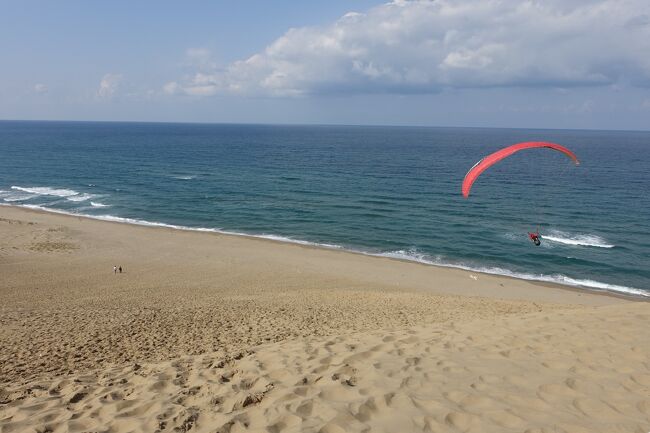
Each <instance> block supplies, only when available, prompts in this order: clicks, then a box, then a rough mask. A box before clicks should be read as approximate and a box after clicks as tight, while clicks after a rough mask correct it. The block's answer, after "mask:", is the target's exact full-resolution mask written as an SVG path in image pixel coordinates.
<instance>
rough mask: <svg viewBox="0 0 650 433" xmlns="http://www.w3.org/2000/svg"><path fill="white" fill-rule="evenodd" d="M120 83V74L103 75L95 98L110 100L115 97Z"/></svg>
mask: <svg viewBox="0 0 650 433" xmlns="http://www.w3.org/2000/svg"><path fill="white" fill-rule="evenodd" d="M121 81H122V75H121V74H105V75H104V76H103V77H102V79H101V81H100V82H99V88H98V89H97V97H98V98H99V99H111V98H112V97H113V95H115V92H116V91H117V88H118V86H119V85H120V82H121Z"/></svg>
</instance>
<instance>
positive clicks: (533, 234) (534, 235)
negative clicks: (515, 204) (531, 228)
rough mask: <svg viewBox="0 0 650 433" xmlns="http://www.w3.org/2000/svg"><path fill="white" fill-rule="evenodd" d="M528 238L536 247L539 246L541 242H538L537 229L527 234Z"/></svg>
mask: <svg viewBox="0 0 650 433" xmlns="http://www.w3.org/2000/svg"><path fill="white" fill-rule="evenodd" d="M528 237H529V238H530V240H531V241H533V243H534V244H535V245H536V246H539V245H540V244H541V243H542V242H541V241H540V240H539V229H537V231H536V232H535V233H531V232H528Z"/></svg>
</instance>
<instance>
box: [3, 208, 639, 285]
mask: <svg viewBox="0 0 650 433" xmlns="http://www.w3.org/2000/svg"><path fill="white" fill-rule="evenodd" d="M0 205H2V204H1V203H0ZM4 206H9V205H4ZM19 206H20V207H25V208H29V209H38V210H42V211H46V212H53V213H59V214H64V215H73V216H82V217H85V218H91V219H97V220H102V221H112V222H119V223H127V224H135V225H141V226H149V227H165V228H170V229H175V230H187V231H197V232H209V233H220V234H227V235H235V236H246V237H253V238H262V239H269V240H273V241H278V242H288V243H294V244H300V245H310V246H317V247H324V248H330V249H344V247H342V246H340V245H332V244H323V243H317V242H309V241H303V240H299V239H293V238H289V237H284V236H277V235H251V234H248V233H240V232H232V231H226V230H221V229H216V228H206V227H187V226H180V225H174V224H166V223H159V222H151V221H146V220H141V219H136V218H126V217H118V216H114V215H85V214H78V213H73V212H66V211H62V210H58V209H52V208H47V207H44V206H41V205H19ZM346 250H347V251H350V252H353V253H359V254H364V255H368V256H375V257H387V258H392V259H399V260H407V261H411V262H418V263H422V264H426V265H432V266H442V267H448V268H457V269H463V270H467V271H473V272H480V273H484V274H492V275H502V276H507V277H512V278H518V279H523V280H531V281H542V282H549V283H555V284H561V285H568V286H574V287H582V288H587V289H592V290H603V291H612V292H618V293H622V294H626V295H634V296H642V297H650V291H646V290H641V289H636V288H633V287H627V286H620V285H616V284H608V283H602V282H600V281H594V280H588V279H576V278H571V277H568V276H566V275H561V274H554V275H544V274H528V273H523V272H514V271H511V270H509V269H504V268H499V267H482V266H475V265H468V264H463V263H452V262H448V261H445V260H443V259H442V258H441V257H439V256H438V257H430V256H428V255H426V254H423V253H420V252H418V251H417V250H415V249H411V250H396V251H387V252H381V253H370V252H367V251H360V250H354V249H346Z"/></svg>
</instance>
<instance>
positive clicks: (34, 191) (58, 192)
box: [11, 186, 79, 197]
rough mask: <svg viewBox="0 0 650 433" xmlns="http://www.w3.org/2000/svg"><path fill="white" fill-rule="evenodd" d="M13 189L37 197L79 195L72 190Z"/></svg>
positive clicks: (34, 187)
mask: <svg viewBox="0 0 650 433" xmlns="http://www.w3.org/2000/svg"><path fill="white" fill-rule="evenodd" d="M11 189H13V190H16V191H23V192H28V193H31V194H37V195H53V196H56V197H70V196H73V195H77V194H79V193H78V192H77V191H75V190H72V189H63V188H50V187H47V186H32V187H25V186H12V187H11Z"/></svg>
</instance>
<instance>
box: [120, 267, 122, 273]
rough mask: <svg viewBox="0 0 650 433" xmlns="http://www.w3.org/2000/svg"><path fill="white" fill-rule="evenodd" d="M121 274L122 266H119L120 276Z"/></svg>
mask: <svg viewBox="0 0 650 433" xmlns="http://www.w3.org/2000/svg"><path fill="white" fill-rule="evenodd" d="M121 273H122V266H120V274H121Z"/></svg>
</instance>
